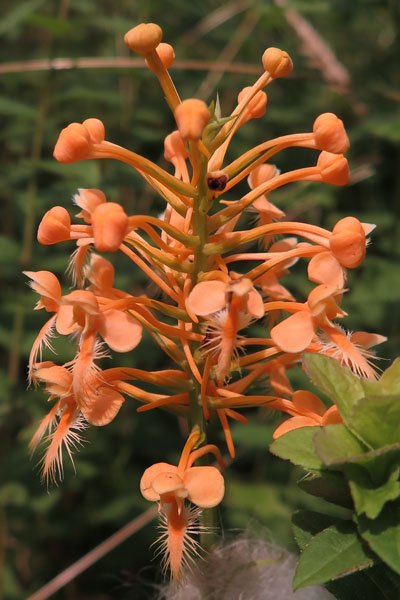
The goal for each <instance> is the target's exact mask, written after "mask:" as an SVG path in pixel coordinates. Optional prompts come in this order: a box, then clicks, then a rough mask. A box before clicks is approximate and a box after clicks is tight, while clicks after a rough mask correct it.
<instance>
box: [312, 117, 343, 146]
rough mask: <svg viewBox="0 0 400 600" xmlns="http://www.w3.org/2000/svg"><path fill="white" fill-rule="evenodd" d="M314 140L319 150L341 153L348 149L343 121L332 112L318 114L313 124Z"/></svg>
mask: <svg viewBox="0 0 400 600" xmlns="http://www.w3.org/2000/svg"><path fill="white" fill-rule="evenodd" d="M313 133H314V140H315V144H316V146H317V148H318V149H319V150H326V151H327V152H333V153H334V154H343V153H344V152H346V151H347V150H348V149H349V140H348V137H347V135H346V131H345V128H344V126H343V121H342V120H341V119H338V117H337V116H336V115H334V114H333V113H324V114H322V115H319V117H317V118H316V119H315V121H314V125H313Z"/></svg>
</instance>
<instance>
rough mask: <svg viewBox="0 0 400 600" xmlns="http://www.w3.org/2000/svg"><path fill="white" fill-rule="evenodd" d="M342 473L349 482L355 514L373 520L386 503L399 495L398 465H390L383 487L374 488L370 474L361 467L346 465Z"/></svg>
mask: <svg viewBox="0 0 400 600" xmlns="http://www.w3.org/2000/svg"><path fill="white" fill-rule="evenodd" d="M344 471H345V473H346V476H347V478H348V480H349V485H350V490H351V495H352V497H353V500H354V505H355V509H356V512H357V514H361V513H365V514H366V516H367V517H368V518H370V519H375V518H376V517H377V516H378V515H379V513H380V512H381V510H382V508H383V506H384V505H385V504H386V502H389V501H390V500H396V498H398V497H399V495H400V482H399V481H398V478H399V467H398V464H396V463H395V464H393V465H392V472H391V473H390V476H389V477H388V478H387V480H386V481H385V482H384V483H383V485H380V486H376V485H374V482H373V481H372V480H371V476H370V473H369V472H368V470H367V469H365V468H364V467H363V466H361V465H357V464H347V465H345V467H344Z"/></svg>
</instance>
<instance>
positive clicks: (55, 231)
mask: <svg viewBox="0 0 400 600" xmlns="http://www.w3.org/2000/svg"><path fill="white" fill-rule="evenodd" d="M70 229H71V219H70V216H69V214H68V211H66V210H65V208H63V207H62V206H53V208H51V209H50V210H48V211H47V212H46V213H45V214H44V215H43V218H42V220H41V222H40V225H39V228H38V232H37V239H38V242H39V244H43V245H44V246H49V245H50V244H58V242H65V241H66V240H69V239H70Z"/></svg>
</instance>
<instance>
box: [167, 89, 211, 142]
mask: <svg viewBox="0 0 400 600" xmlns="http://www.w3.org/2000/svg"><path fill="white" fill-rule="evenodd" d="M175 120H176V124H177V125H178V129H179V133H180V135H181V138H182V139H183V140H199V139H200V138H201V136H202V134H203V129H204V128H205V126H206V125H207V123H208V121H209V120H210V111H209V110H208V108H207V104H206V103H205V102H203V100H197V99H196V98H190V99H189V100H184V101H183V102H181V103H180V104H179V105H178V106H177V108H176V110H175Z"/></svg>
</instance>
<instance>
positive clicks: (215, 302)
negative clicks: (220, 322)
mask: <svg viewBox="0 0 400 600" xmlns="http://www.w3.org/2000/svg"><path fill="white" fill-rule="evenodd" d="M225 292H226V283H224V282H223V281H217V280H216V281H201V282H200V283H198V284H197V285H195V286H194V288H193V289H192V291H191V292H190V294H189V296H188V298H187V300H186V303H187V304H188V307H189V310H190V311H191V312H193V313H194V314H195V315H200V316H204V315H210V314H211V313H214V312H217V311H218V310H221V309H222V308H225V306H226V294H225Z"/></svg>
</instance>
